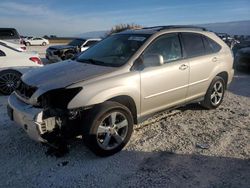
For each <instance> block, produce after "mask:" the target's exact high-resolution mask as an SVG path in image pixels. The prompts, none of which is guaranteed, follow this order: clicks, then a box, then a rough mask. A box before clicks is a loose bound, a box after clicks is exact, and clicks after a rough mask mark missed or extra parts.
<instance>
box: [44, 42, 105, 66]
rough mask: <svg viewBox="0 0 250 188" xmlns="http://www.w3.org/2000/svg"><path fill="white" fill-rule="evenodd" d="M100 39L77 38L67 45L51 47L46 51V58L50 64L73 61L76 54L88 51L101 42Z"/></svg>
mask: <svg viewBox="0 0 250 188" xmlns="http://www.w3.org/2000/svg"><path fill="white" fill-rule="evenodd" d="M100 40H101V39H100V38H88V39H86V38H76V39H74V40H72V41H71V42H69V43H68V44H67V45H55V46H50V47H49V48H48V49H47V50H46V58H47V59H48V60H49V61H50V62H57V61H62V60H66V59H71V58H72V57H74V56H75V55H76V54H78V53H80V52H83V51H85V50H87V49H88V48H89V47H91V46H93V45H94V44H96V43H97V42H99V41H100Z"/></svg>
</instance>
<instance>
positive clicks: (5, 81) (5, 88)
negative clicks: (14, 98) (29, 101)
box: [0, 70, 22, 95]
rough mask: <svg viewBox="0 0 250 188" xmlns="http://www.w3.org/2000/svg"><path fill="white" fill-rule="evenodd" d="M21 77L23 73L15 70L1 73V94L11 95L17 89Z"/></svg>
mask: <svg viewBox="0 0 250 188" xmlns="http://www.w3.org/2000/svg"><path fill="white" fill-rule="evenodd" d="M21 76H22V74H21V73H19V72H17V71H14V70H4V71H2V72H0V93H2V94H3V95H10V94H11V93H12V92H13V91H14V90H15V88H16V87H17V82H18V81H19V80H20V77H21Z"/></svg>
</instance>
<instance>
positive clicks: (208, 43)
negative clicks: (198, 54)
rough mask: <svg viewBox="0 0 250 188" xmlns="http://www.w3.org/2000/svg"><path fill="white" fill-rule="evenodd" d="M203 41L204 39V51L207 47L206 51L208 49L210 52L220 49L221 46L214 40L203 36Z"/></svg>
mask: <svg viewBox="0 0 250 188" xmlns="http://www.w3.org/2000/svg"><path fill="white" fill-rule="evenodd" d="M203 41H204V46H205V49H206V51H207V49H209V50H208V51H210V53H216V52H219V51H220V50H221V46H220V45H219V44H218V43H217V42H215V41H214V40H212V39H210V38H208V37H206V36H204V37H203Z"/></svg>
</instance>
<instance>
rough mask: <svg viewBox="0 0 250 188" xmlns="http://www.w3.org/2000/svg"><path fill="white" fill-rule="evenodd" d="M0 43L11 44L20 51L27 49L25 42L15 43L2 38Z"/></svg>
mask: <svg viewBox="0 0 250 188" xmlns="http://www.w3.org/2000/svg"><path fill="white" fill-rule="evenodd" d="M0 44H2V45H5V46H10V47H12V48H15V49H17V50H18V51H21V52H24V51H26V46H25V45H24V44H15V43H12V42H8V41H5V40H0Z"/></svg>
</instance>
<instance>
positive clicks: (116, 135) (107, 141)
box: [96, 111, 128, 150]
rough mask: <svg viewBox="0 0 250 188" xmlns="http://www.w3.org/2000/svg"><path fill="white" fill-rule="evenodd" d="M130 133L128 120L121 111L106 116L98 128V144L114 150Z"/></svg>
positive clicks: (105, 148) (103, 147)
mask: <svg viewBox="0 0 250 188" xmlns="http://www.w3.org/2000/svg"><path fill="white" fill-rule="evenodd" d="M127 133H128V120H127V118H126V116H125V115H124V114H122V113H121V112H116V111H115V112H112V113H110V114H108V115H107V116H105V117H104V118H103V119H102V121H101V123H100V125H99V126H98V129H97V134H96V137H97V141H98V145H99V146H100V147H101V148H102V149H104V150H112V149H115V148H117V147H118V146H120V145H121V144H122V142H123V141H124V139H125V138H126V136H127Z"/></svg>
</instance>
